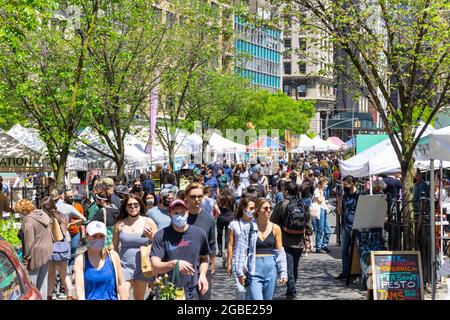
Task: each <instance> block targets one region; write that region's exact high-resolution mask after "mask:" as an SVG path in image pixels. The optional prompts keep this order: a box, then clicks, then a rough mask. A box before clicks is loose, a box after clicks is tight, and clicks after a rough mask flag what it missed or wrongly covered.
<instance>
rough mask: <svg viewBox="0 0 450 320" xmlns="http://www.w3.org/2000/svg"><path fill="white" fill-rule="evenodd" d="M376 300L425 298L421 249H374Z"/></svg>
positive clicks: (373, 275)
mask: <svg viewBox="0 0 450 320" xmlns="http://www.w3.org/2000/svg"><path fill="white" fill-rule="evenodd" d="M371 261H372V272H373V273H372V283H373V297H374V299H375V300H423V278H422V264H421V257H420V252H419V251H372V253H371Z"/></svg>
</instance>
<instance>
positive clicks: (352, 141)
mask: <svg viewBox="0 0 450 320" xmlns="http://www.w3.org/2000/svg"><path fill="white" fill-rule="evenodd" d="M345 144H346V145H347V146H348V147H349V148H353V147H354V146H355V144H356V138H355V137H353V138H351V139H349V140H347V142H345Z"/></svg>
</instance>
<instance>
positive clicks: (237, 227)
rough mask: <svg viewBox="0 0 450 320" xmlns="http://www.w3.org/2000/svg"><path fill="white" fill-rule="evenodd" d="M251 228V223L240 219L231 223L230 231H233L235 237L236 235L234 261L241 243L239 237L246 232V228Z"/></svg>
mask: <svg viewBox="0 0 450 320" xmlns="http://www.w3.org/2000/svg"><path fill="white" fill-rule="evenodd" d="M249 226H250V221H244V220H242V219H239V220H236V219H235V220H233V221H231V222H230V224H229V225H228V229H230V230H231V231H233V235H234V243H233V259H234V257H235V254H236V250H237V245H238V243H239V236H240V234H241V232H242V230H244V228H249Z"/></svg>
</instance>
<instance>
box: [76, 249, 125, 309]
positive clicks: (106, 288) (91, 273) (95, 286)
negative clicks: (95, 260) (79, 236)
mask: <svg viewBox="0 0 450 320" xmlns="http://www.w3.org/2000/svg"><path fill="white" fill-rule="evenodd" d="M84 261H85V262H84V264H85V268H84V295H85V298H86V300H118V297H117V289H116V274H115V272H114V266H113V263H112V261H111V259H110V258H109V255H108V254H107V255H106V258H105V263H104V264H103V267H102V268H101V269H100V270H97V269H96V268H94V267H93V266H92V265H91V263H90V262H89V258H88V253H87V251H86V252H85V253H84Z"/></svg>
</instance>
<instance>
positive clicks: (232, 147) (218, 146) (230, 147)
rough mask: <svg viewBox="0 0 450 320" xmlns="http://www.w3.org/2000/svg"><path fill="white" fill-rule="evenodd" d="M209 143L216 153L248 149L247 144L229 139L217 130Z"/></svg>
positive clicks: (243, 151) (238, 151) (211, 149)
mask: <svg viewBox="0 0 450 320" xmlns="http://www.w3.org/2000/svg"><path fill="white" fill-rule="evenodd" d="M208 143H209V144H208V146H209V148H210V151H212V152H215V153H245V152H246V149H247V146H245V145H243V144H239V143H236V142H234V141H231V140H228V139H226V138H224V137H222V136H221V135H219V134H217V133H215V132H214V133H213V134H212V135H211V137H210V138H209V140H208Z"/></svg>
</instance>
